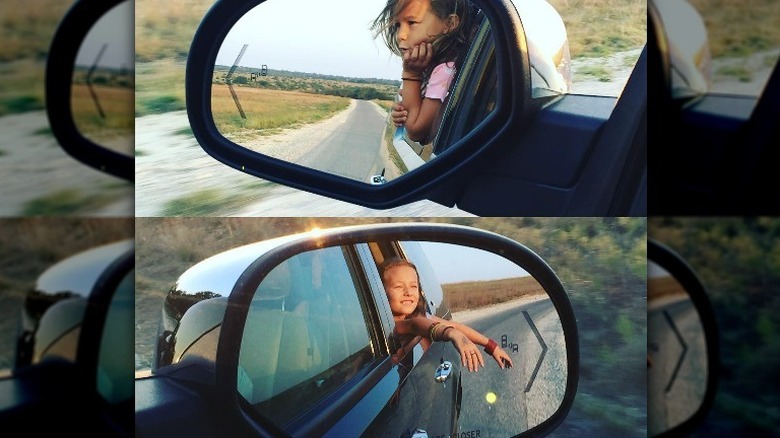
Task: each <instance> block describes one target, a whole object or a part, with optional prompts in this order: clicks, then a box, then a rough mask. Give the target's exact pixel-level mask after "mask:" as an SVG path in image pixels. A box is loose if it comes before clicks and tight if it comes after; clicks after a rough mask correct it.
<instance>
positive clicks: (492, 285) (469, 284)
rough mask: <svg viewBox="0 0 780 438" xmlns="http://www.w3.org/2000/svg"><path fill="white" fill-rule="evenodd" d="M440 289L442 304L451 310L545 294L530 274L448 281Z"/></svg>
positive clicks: (455, 310)
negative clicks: (456, 281) (483, 279)
mask: <svg viewBox="0 0 780 438" xmlns="http://www.w3.org/2000/svg"><path fill="white" fill-rule="evenodd" d="M442 289H443V290H444V300H443V304H444V305H446V306H447V307H449V309H450V310H451V311H453V312H459V311H461V310H467V309H475V308H480V307H485V306H491V305H494V304H500V303H504V302H507V301H510V300H514V299H517V298H522V297H531V296H537V295H546V294H547V292H545V290H544V288H543V287H542V285H540V284H539V282H538V281H536V279H534V278H533V277H531V276H527V277H518V278H507V279H501V280H490V281H466V282H460V283H449V284H443V285H442ZM475 291H478V293H477V292H475Z"/></svg>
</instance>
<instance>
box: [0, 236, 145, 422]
mask: <svg viewBox="0 0 780 438" xmlns="http://www.w3.org/2000/svg"><path fill="white" fill-rule="evenodd" d="M133 245H134V242H133V240H132V239H130V240H121V241H117V242H114V243H109V244H105V245H100V246H97V247H94V248H91V249H88V250H85V251H82V252H79V253H77V254H74V255H72V256H70V257H68V258H66V259H64V260H61V261H60V262H58V263H56V264H54V265H53V266H51V267H50V268H49V269H47V270H46V271H44V272H43V273H42V274H41V275H40V276H39V277H38V279H37V281H36V285H35V288H34V290H32V291H30V292H29V293H28V294H27V296H26V297H25V299H24V302H23V304H22V309H21V312H20V313H21V318H20V321H19V331H18V335H17V345H16V356H15V358H14V365H13V369H12V373H11V376H10V377H8V378H5V379H0V393H1V394H2V395H3V401H4V403H3V406H2V408H0V422H2V424H4V425H7V426H9V427H11V426H13V427H17V426H18V427H25V428H27V429H29V430H32V431H37V432H41V433H44V434H50V433H52V432H53V431H54V430H55V429H56V430H57V431H70V432H72V431H76V430H83V429H84V424H89V425H90V426H89V429H90V430H92V431H95V432H98V433H100V434H101V435H106V436H129V435H130V434H131V431H132V430H133V409H132V400H133V397H134V388H133V353H134V348H133V334H134V291H135V288H134V281H135V275H134V264H135V254H134V246H133ZM42 418H44V419H46V421H42V420H41V419H42ZM36 419H37V420H36Z"/></svg>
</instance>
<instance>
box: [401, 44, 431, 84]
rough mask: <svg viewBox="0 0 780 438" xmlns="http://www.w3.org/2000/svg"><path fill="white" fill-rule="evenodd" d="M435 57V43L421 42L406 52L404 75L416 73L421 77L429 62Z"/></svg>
mask: <svg viewBox="0 0 780 438" xmlns="http://www.w3.org/2000/svg"><path fill="white" fill-rule="evenodd" d="M431 59H433V45H432V44H431V43H420V44H418V45H416V46H414V47H412V48H410V49H409V50H407V51H405V52H404V56H403V64H402V65H403V72H404V75H405V76H406V75H415V76H417V77H419V76H420V75H422V72H423V71H425V68H426V67H428V64H430V63H431Z"/></svg>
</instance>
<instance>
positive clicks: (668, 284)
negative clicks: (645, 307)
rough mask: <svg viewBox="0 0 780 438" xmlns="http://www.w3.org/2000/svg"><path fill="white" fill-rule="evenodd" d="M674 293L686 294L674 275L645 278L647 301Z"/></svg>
mask: <svg viewBox="0 0 780 438" xmlns="http://www.w3.org/2000/svg"><path fill="white" fill-rule="evenodd" d="M674 295H687V292H685V289H684V288H683V287H682V285H681V284H680V283H679V282H678V281H677V280H675V279H674V277H667V276H664V277H655V278H648V279H647V301H652V300H657V299H659V298H664V297H669V296H674Z"/></svg>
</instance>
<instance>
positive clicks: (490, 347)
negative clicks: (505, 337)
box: [485, 339, 498, 356]
mask: <svg viewBox="0 0 780 438" xmlns="http://www.w3.org/2000/svg"><path fill="white" fill-rule="evenodd" d="M496 347H498V344H496V341H494V340H492V339H488V343H487V345H485V353H487V354H489V355H491V356H492V355H493V352H494V351H496Z"/></svg>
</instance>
